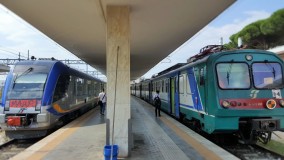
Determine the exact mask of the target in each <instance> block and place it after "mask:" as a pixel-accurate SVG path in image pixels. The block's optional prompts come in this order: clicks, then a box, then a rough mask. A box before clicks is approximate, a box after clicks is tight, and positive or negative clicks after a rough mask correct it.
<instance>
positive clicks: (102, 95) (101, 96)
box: [98, 89, 106, 115]
mask: <svg viewBox="0 0 284 160" xmlns="http://www.w3.org/2000/svg"><path fill="white" fill-rule="evenodd" d="M98 98H99V102H98V104H99V105H100V111H101V115H104V114H105V108H106V93H105V90H104V89H102V91H101V93H99V97H98Z"/></svg>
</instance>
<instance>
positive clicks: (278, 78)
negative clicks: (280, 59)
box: [252, 62, 283, 89]
mask: <svg viewBox="0 0 284 160" xmlns="http://www.w3.org/2000/svg"><path fill="white" fill-rule="evenodd" d="M252 72H253V82H254V86H255V87H256V88H269V89H270V88H282V87H283V76H282V69H281V65H280V64H279V63H269V62H266V63H254V64H252Z"/></svg>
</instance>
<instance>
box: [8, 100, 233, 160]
mask: <svg viewBox="0 0 284 160" xmlns="http://www.w3.org/2000/svg"><path fill="white" fill-rule="evenodd" d="M131 119H132V133H133V146H132V150H131V153H130V156H129V157H127V158H118V159H125V160H189V159H193V160H202V159H210V160H215V159H226V160H227V159H230V160H233V159H238V158H236V157H234V156H233V155H231V154H230V153H228V152H227V151H225V150H223V149H221V148H219V147H218V146H216V145H215V144H213V143H211V142H209V141H207V140H206V139H204V138H203V137H201V136H199V135H198V134H196V133H195V132H193V131H191V130H190V129H188V128H187V127H185V126H184V125H182V124H180V123H179V122H177V121H176V120H174V119H172V118H171V117H169V116H167V115H165V114H163V113H162V116H161V117H157V118H156V117H155V113H154V108H153V107H152V106H151V105H149V104H148V103H146V102H144V101H142V100H140V99H138V98H136V97H131ZM105 135H106V124H105V117H104V116H101V115H100V114H99V108H95V109H93V110H92V111H90V112H88V113H87V114H85V115H83V116H81V117H80V118H78V119H77V120H75V121H73V122H71V123H69V124H68V125H66V126H65V127H63V128H61V129H59V130H58V131H56V132H54V133H53V134H51V135H50V136H48V137H46V138H44V139H42V140H41V141H39V142H38V143H36V144H34V145H33V146H31V147H29V148H27V149H26V150H25V151H23V152H21V153H20V154H18V155H16V156H15V157H13V158H12V159H15V160H18V159H21V160H27V159H31V160H36V159H44V160H57V159H58V160H62V159H66V160H67V159H68V160H78V159H80V160H102V159H104V155H103V148H104V146H105V142H106V137H105Z"/></svg>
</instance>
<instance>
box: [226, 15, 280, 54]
mask: <svg viewBox="0 0 284 160" xmlns="http://www.w3.org/2000/svg"><path fill="white" fill-rule="evenodd" d="M239 37H241V38H242V41H243V43H244V44H246V45H247V46H248V48H254V49H265V50H266V49H269V48H271V47H275V46H278V45H283V44H284V9H280V10H278V11H276V12H274V13H273V14H272V15H271V16H270V17H269V18H267V19H264V20H259V21H256V22H253V23H251V24H249V25H247V26H245V27H244V28H243V29H242V30H241V31H239V32H238V33H236V34H233V35H232V36H230V42H229V43H228V44H225V46H226V47H228V48H229V47H234V48H236V47H237V44H238V38H239ZM230 49H231V48H230Z"/></svg>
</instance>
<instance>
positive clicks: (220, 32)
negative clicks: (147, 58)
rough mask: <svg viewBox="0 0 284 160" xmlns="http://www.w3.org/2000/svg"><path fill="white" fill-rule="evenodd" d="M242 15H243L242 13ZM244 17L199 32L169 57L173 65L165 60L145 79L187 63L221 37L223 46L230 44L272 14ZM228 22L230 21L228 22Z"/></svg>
mask: <svg viewBox="0 0 284 160" xmlns="http://www.w3.org/2000/svg"><path fill="white" fill-rule="evenodd" d="M240 15H241V13H240ZM242 15H243V16H237V18H235V19H233V20H231V21H230V23H226V24H224V25H222V26H219V27H217V26H214V21H213V22H212V24H209V25H207V26H206V27H204V28H203V29H202V30H201V31H199V32H198V33H197V34H196V35H195V36H193V37H192V38H190V39H189V40H188V41H187V42H185V43H184V44H183V45H182V46H180V47H179V48H177V49H176V50H175V51H174V52H173V53H171V54H170V55H169V57H170V60H171V61H170V62H171V63H163V62H166V61H168V58H165V59H164V60H162V61H161V62H160V63H158V64H157V65H156V66H154V67H153V68H152V69H151V70H149V71H148V72H147V73H146V74H145V75H144V76H143V77H145V78H150V77H151V76H152V75H153V74H155V73H158V72H160V71H162V70H164V69H166V68H168V67H170V66H172V65H174V64H176V63H185V62H186V60H187V59H188V58H189V57H191V56H193V55H195V54H197V53H199V50H200V49H201V48H202V47H205V46H207V45H215V44H220V40H221V37H222V38H223V44H225V43H228V42H229V37H230V36H231V35H232V34H235V33H237V32H239V31H240V30H241V29H242V28H243V27H245V26H246V25H248V24H250V23H252V22H255V21H257V20H260V19H265V18H268V17H269V16H270V15H271V13H268V12H265V11H246V12H243V13H242ZM219 18H220V19H219V20H218V21H220V20H222V19H223V21H226V18H227V19H228V17H226V15H221V16H219ZM227 22H228V21H227Z"/></svg>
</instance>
